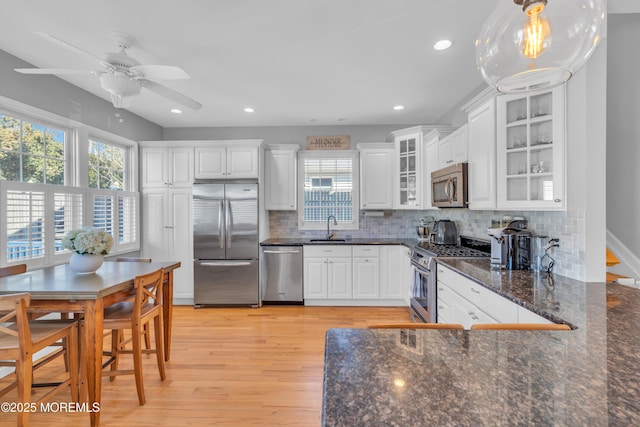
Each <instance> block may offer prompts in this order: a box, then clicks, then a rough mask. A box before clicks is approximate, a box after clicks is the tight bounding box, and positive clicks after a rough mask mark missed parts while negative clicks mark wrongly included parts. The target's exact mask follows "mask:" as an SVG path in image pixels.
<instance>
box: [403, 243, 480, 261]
mask: <svg viewBox="0 0 640 427" xmlns="http://www.w3.org/2000/svg"><path fill="white" fill-rule="evenodd" d="M415 250H417V251H419V252H426V253H427V254H428V255H430V256H436V257H473V258H484V257H489V256H490V255H491V254H490V252H486V251H483V250H478V249H474V248H470V247H467V246H459V245H436V244H435V243H429V242H420V243H418V244H417V245H416V246H415Z"/></svg>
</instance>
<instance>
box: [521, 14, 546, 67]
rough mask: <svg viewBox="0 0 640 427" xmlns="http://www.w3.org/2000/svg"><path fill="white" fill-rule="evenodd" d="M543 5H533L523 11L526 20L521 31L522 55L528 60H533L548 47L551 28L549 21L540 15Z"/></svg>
mask: <svg viewBox="0 0 640 427" xmlns="http://www.w3.org/2000/svg"><path fill="white" fill-rule="evenodd" d="M544 7H545V3H544V2H540V3H534V4H532V5H530V6H529V7H528V8H527V9H525V11H524V13H525V15H527V19H526V22H525V25H524V29H523V33H524V34H523V35H524V40H523V41H524V48H523V50H522V54H523V55H524V56H526V57H527V58H530V59H535V58H537V57H539V56H540V54H542V52H543V51H544V50H545V49H546V48H547V47H549V44H550V43H549V42H550V41H551V38H550V37H549V36H550V35H551V27H549V20H548V19H547V17H546V16H544V15H542V11H543V10H544Z"/></svg>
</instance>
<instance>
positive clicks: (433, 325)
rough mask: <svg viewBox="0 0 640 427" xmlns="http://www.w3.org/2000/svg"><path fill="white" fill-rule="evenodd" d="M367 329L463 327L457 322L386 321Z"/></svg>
mask: <svg viewBox="0 0 640 427" xmlns="http://www.w3.org/2000/svg"><path fill="white" fill-rule="evenodd" d="M369 329H463V330H464V326H462V325H459V324H457V323H387V324H380V325H369Z"/></svg>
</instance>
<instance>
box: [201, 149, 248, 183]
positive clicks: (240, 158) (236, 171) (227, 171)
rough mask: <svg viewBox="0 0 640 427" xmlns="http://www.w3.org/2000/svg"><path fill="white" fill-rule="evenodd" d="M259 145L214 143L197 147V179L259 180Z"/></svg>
mask: <svg viewBox="0 0 640 427" xmlns="http://www.w3.org/2000/svg"><path fill="white" fill-rule="evenodd" d="M259 145H260V144H259V143H247V142H243V141H237V142H234V143H232V144H225V143H224V142H212V143H211V144H207V145H202V146H196V147H195V171H194V176H195V178H197V179H236V178H238V179H242V178H258V174H259V169H258V159H259Z"/></svg>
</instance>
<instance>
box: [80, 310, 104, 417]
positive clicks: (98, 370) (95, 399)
mask: <svg viewBox="0 0 640 427" xmlns="http://www.w3.org/2000/svg"><path fill="white" fill-rule="evenodd" d="M82 325H83V331H82V354H83V359H84V361H83V362H84V366H85V368H84V373H85V375H84V376H83V379H82V380H83V381H86V386H87V391H88V393H89V401H88V402H89V407H90V408H93V406H94V405H95V404H96V403H97V404H98V406H99V405H100V403H101V402H100V395H101V391H102V341H103V340H102V338H103V327H104V304H103V301H102V299H100V298H98V299H97V300H94V301H91V300H87V301H86V302H85V310H84V321H83V323H82ZM100 410H102V408H101V407H100V408H99V410H97V411H95V412H93V411H92V412H90V413H89V416H90V418H91V426H92V427H97V426H98V425H100Z"/></svg>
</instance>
